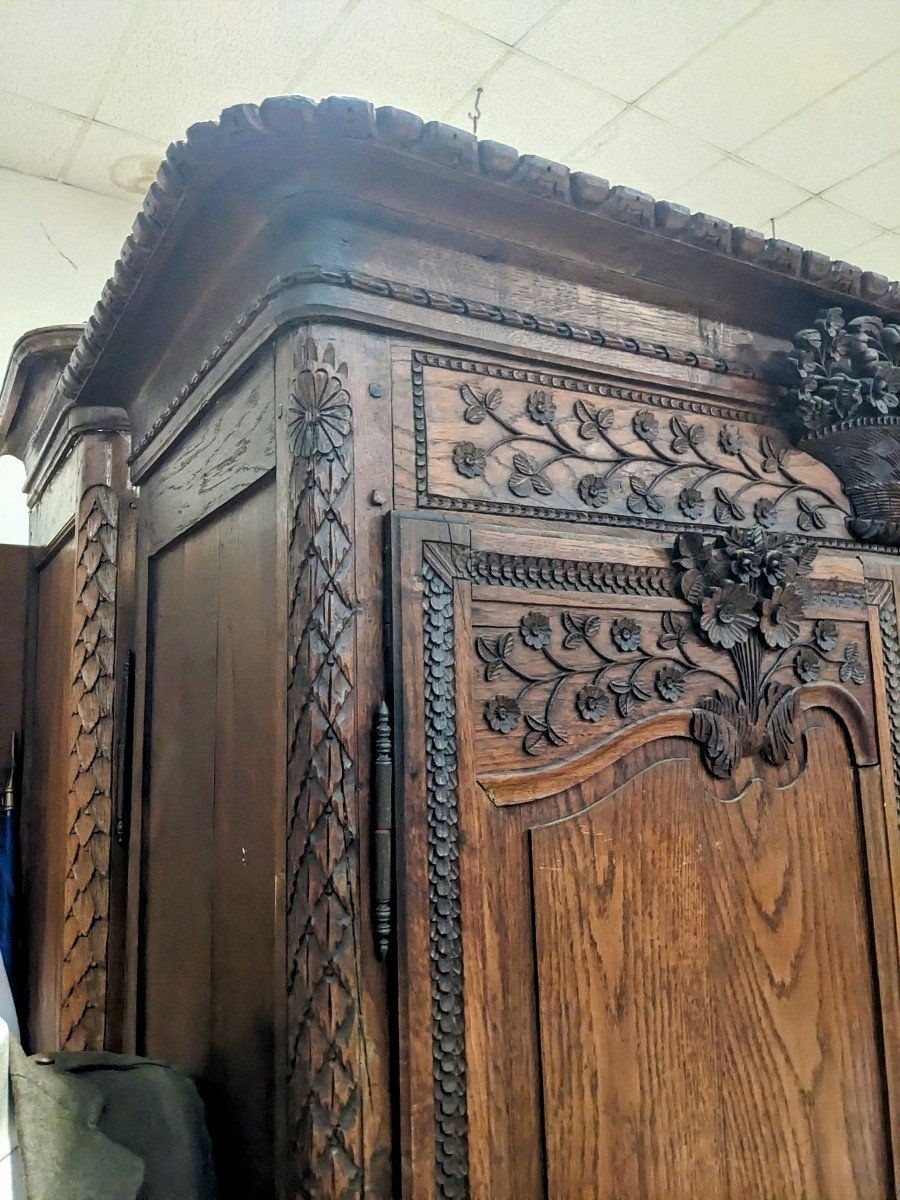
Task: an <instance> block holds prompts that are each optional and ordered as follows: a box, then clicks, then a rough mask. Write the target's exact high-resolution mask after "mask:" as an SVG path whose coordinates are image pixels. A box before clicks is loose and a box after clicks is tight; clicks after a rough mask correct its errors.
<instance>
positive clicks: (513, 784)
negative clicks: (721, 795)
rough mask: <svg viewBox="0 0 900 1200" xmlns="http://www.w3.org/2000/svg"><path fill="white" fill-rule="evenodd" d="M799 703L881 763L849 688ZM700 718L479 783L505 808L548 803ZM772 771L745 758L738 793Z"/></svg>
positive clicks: (669, 716) (682, 732)
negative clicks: (823, 714)
mask: <svg viewBox="0 0 900 1200" xmlns="http://www.w3.org/2000/svg"><path fill="white" fill-rule="evenodd" d="M798 702H799V704H800V708H801V710H802V711H803V712H804V713H809V712H812V711H814V710H817V709H826V710H827V711H829V712H830V713H832V714H833V715H834V716H835V717H836V718H837V720H838V722H839V723H840V725H841V727H842V729H843V730H844V731H845V733H846V734H847V738H848V741H849V744H850V747H851V755H852V759H853V762H854V764H855V765H856V766H871V765H872V764H873V763H875V762H877V759H878V754H877V746H876V743H875V734H874V730H873V728H872V726H871V724H870V723H869V721H868V720H867V718H866V714H865V711H864V710H863V708H862V705H860V704H859V702H858V701H856V700H855V699H854V698H853V697H852V696H851V695H850V694H849V693H848V692H847V691H845V689H843V688H841V687H838V686H836V685H834V684H828V683H823V684H818V685H812V686H810V687H808V688H805V689H798ZM695 717H696V714H695V712H693V711H690V710H687V709H680V710H677V711H674V712H663V713H656V714H654V715H653V716H651V717H647V718H645V719H644V720H642V721H637V722H635V724H633V725H629V726H628V727H627V728H625V729H622V730H620V731H619V732H618V733H614V734H613V735H612V736H611V737H609V738H607V739H606V740H604V741H602V742H600V743H598V744H596V745H594V746H591V747H589V748H588V749H586V750H582V751H580V752H578V753H577V754H574V755H571V756H570V757H568V758H564V759H561V760H559V761H557V762H554V763H548V764H547V765H546V766H543V767H537V768H535V767H533V766H528V767H525V768H523V769H522V770H519V771H507V772H502V773H501V772H496V773H486V774H479V775H478V783H479V784H480V786H481V787H482V788H483V789H484V791H485V794H486V795H487V796H488V797H489V798H490V800H491V801H492V802H493V803H494V804H496V805H498V806H499V807H504V806H506V805H513V804H527V803H531V802H533V801H537V800H546V799H547V798H548V797H550V796H555V795H557V794H558V793H560V792H563V791H566V790H567V789H569V788H571V787H578V786H580V785H582V784H584V783H586V782H587V781H588V780H589V779H591V778H593V777H594V776H595V775H598V774H600V773H601V772H602V771H605V770H607V769H608V768H609V767H611V766H614V765H615V764H616V763H617V762H620V761H621V760H622V759H625V758H627V757H628V756H629V755H631V754H633V753H634V752H635V751H636V750H638V749H640V748H641V747H643V746H646V745H648V744H650V743H651V742H657V741H660V740H661V739H663V738H683V739H687V740H695V730H694V722H695ZM806 728H807V722H804V723H803V725H802V726H801V730H800V732H801V734H804V735H805V733H806ZM770 770H772V768H771V766H770V765H769V764H766V763H764V762H760V761H758V760H754V759H747V760H744V762H742V763H741V764H739V767H738V769H736V771H735V773H734V777H733V779H734V791H735V795H737V794H739V793H740V792H741V791H743V790H744V788H746V786H747V784H748V783H749V782H750V780H751V779H753V778H755V777H758V776H759V774H760V773H761V772H766V771H770Z"/></svg>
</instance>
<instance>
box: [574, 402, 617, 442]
mask: <svg viewBox="0 0 900 1200" xmlns="http://www.w3.org/2000/svg"><path fill="white" fill-rule="evenodd" d="M572 411H573V412H574V413H575V416H576V417H577V418H578V420H579V421H580V422H581V424H580V425H579V426H578V436H579V437H580V438H582V439H583V440H584V441H586V442H592V441H594V439H595V438H598V437H599V436H600V434H601V432H604V431H605V430H607V429H609V428H610V427H611V425H612V423H613V410H612V409H611V408H601V409H600V411H599V412H598V411H597V410H596V409H595V408H593V406H592V405H590V404H588V403H587V401H586V400H576V401H575V403H574V404H573V405H572Z"/></svg>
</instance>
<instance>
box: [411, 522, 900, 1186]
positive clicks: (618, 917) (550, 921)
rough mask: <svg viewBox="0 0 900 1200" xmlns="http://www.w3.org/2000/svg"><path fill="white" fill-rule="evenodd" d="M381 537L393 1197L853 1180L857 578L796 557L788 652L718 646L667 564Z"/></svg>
mask: <svg viewBox="0 0 900 1200" xmlns="http://www.w3.org/2000/svg"><path fill="white" fill-rule="evenodd" d="M393 544H394V563H393V573H394V579H395V589H396V591H395V606H396V612H395V643H396V649H395V680H396V681H397V685H398V687H397V696H396V700H395V702H396V704H397V707H398V716H399V727H400V728H401V730H402V733H403V748H402V753H403V770H402V772H401V773H400V774H401V776H402V779H403V786H402V790H401V795H400V796H399V797H398V802H399V807H400V814H399V821H398V828H400V829H401V830H402V831H403V833H402V838H401V841H400V843H399V845H398V857H397V871H398V907H399V921H400V926H399V945H400V947H401V954H400V962H399V964H398V965H399V978H400V987H399V1000H400V1014H399V1024H400V1048H401V1066H402V1068H403V1071H402V1076H403V1077H402V1080H401V1086H402V1092H401V1097H402V1107H403V1113H402V1121H401V1133H402V1136H403V1138H404V1146H403V1160H404V1186H405V1189H406V1192H405V1194H407V1195H409V1196H414V1197H415V1198H416V1200H420V1198H421V1197H436V1198H443V1197H463V1196H471V1197H473V1198H477V1200H530V1198H532V1197H535V1198H536V1197H552V1200H584V1197H587V1196H590V1197H591V1198H592V1200H594V1198H595V1197H596V1198H598V1200H602V1198H603V1197H610V1198H611V1197H615V1198H616V1200H630V1198H632V1197H633V1198H634V1200H654V1198H656V1197H660V1198H662V1197H666V1198H667V1200H668V1198H673V1200H677V1198H680V1197H685V1200H686V1198H687V1197H694V1196H697V1195H702V1196H704V1197H711V1198H712V1197H722V1198H732V1197H733V1198H735V1200H738V1198H742V1200H743V1198H745V1197H747V1196H749V1195H753V1196H759V1197H771V1198H772V1200H775V1198H776V1197H777V1198H778V1200H783V1198H787V1197H798V1198H799V1197H822V1198H825V1197H829V1198H830V1197H836V1196H841V1197H859V1198H862V1197H866V1198H873V1200H874V1198H875V1197H879V1198H885V1200H886V1198H887V1197H889V1196H890V1195H892V1194H893V1180H894V1174H893V1166H892V1158H891V1155H892V1150H891V1146H892V1136H893V1137H894V1138H895V1137H896V1113H895V1112H894V1113H893V1114H892V1112H891V1097H890V1095H889V1093H890V1090H891V1087H892V1086H893V1080H895V1079H896V1075H897V1072H896V1061H897V1060H896V1055H897V1016H898V1007H897V956H896V937H895V934H894V932H893V929H894V925H893V893H892V885H891V882H890V880H889V879H887V878H886V876H885V872H884V870H883V869H882V864H883V863H884V862H885V854H886V853H887V843H888V839H887V836H886V832H885V826H884V810H885V796H884V793H883V791H882V788H883V778H884V777H883V775H882V772H881V769H880V766H879V763H878V747H877V746H876V745H875V741H874V737H873V733H872V728H873V720H872V713H873V712H874V710H875V708H876V706H877V704H878V703H879V701H878V698H877V697H876V695H875V693H874V692H873V688H872V683H871V678H872V672H871V667H872V664H873V662H874V661H876V659H877V658H878V656H880V654H881V648H880V645H877V644H875V643H874V642H873V641H872V639H873V638H875V639H877V637H878V631H877V625H876V623H875V622H874V621H871V620H870V615H871V614H870V611H869V606H868V602H867V598H866V592H865V586H864V580H863V579H862V575H861V572H857V574H856V576H854V575H853V571H852V570H851V571H848V570H847V569H846V568H845V564H837V563H831V564H829V563H828V561H827V560H823V561H821V562H819V563H817V564H816V566H815V569H814V571H813V572H812V575H811V578H810V580H809V589H810V594H809V596H808V597H806V598H805V599H804V603H803V606H802V612H800V613H799V615H798V614H795V615H796V616H797V622H796V624H797V629H796V634H795V637H794V638H793V640H791V642H790V644H789V645H787V646H785V645H783V644H780V643H781V642H783V641H784V640H785V639H784V638H783V637H782V635H781V633H778V634H777V635H775V634H773V635H772V640H773V641H776V639H780V641H776V644H775V645H774V646H770V644H769V642H768V641H766V640H765V638H764V636H763V633H762V630H761V629H760V630H759V631H758V632H759V642H758V646H757V648H756V649H754V650H753V651H752V656H748V654H746V653H744V652H743V651H739V652H738V653H737V654H736V655H727V654H723V653H722V651H721V647H717V646H715V645H711V644H710V643H709V641H704V640H703V638H702V636H700V633H699V632H698V628H699V626H698V625H695V624H693V623H692V613H691V609H690V605H689V604H687V603H686V602H685V601H684V600H683V599H682V598H681V595H680V592H679V575H678V573H677V572H673V570H672V567H671V558H670V555H669V554H667V553H663V552H660V551H655V550H652V549H649V548H648V549H646V550H642V549H640V548H636V547H633V546H631V547H625V546H623V545H622V544H621V543H619V544H617V545H607V546H602V545H598V542H597V540H596V539H593V538H591V539H587V538H573V537H568V538H567V537H557V538H554V537H552V536H550V535H543V534H537V535H536V534H529V535H528V536H525V535H522V534H518V533H514V532H511V531H509V530H504V531H499V530H491V529H489V528H486V527H480V526H475V525H469V524H467V523H464V522H449V523H447V522H444V523H440V524H439V523H432V522H430V521H423V520H419V519H414V518H405V519H404V518H399V519H397V520H396V522H395V528H394V543H393ZM798 553H799V551H798ZM616 555H621V556H623V557H625V558H626V559H627V561H626V562H625V563H621V562H619V561H618V560H617V558H616V557H615V556H616ZM806 566H807V567H808V564H806ZM804 570H806V567H804ZM832 570H834V572H835V575H834V576H832V575H831V574H830V573H829V572H831V571H832ZM776 601H777V597H776ZM772 609H773V605H772V604H770V605H769V606H768V608H766V609H765V610H764V611H763V608H762V602H760V616H759V620H760V622H763V621H765V620H768V619H769V616H770V615H771V613H772ZM784 619H785V617H784V614H779V620H782V621H783V620H784ZM623 621H624V622H625V624H622V622H623ZM682 622H684V624H683V626H682ZM767 628H768V627H767ZM679 630H680V631H681V632H680V633H679V637H678V638H676V640H675V641H672V640H671V639H672V637H674V633H673V631H674V632H678V631H679ZM679 639H680V640H679ZM817 639H818V641H817ZM747 640H748V642H749V639H747ZM819 642H821V643H822V645H823V646H826V647H827V649H825V650H822V649H821V647H820V646H819ZM742 644H743V643H742ZM749 644H750V645H751V646H752V645H753V643H752V642H749ZM817 647H818V649H817ZM848 647H849V649H848ZM682 650H683V651H684V652H685V654H686V655H687V658H686V659H683V660H681V661H682V666H681V667H680V669H679V672H678V673H673V670H672V667H673V663H674V661H675V659H674V658H673V654H674V655H676V656H677V655H679V654H680V653H681V651H682ZM819 650H821V653H819ZM814 652H815V653H814ZM798 655H799V658H798ZM814 657H815V664H813V658H814ZM690 663H693V664H694V665H693V666H692V667H690V666H689V664H690ZM748 680H749V681H750V682H748ZM754 680H755V681H756V683H753V681H754ZM757 683H758V684H759V686H758V687H757V686H756V684H757ZM614 684H618V685H619V686H613V685H614ZM751 684H752V685H753V686H751ZM754 687H756V690H755V691H754V690H753V688H754ZM729 689H730V690H729ZM601 693H602V695H601ZM751 693H752V696H753V699H752V703H751V704H749V707H748V706H747V705H746V704H745V699H746V697H748V696H750V695H751ZM725 695H728V696H733V697H735V699H734V702H733V703H731V702H730V701H725V700H722V699H721V697H722V696H725ZM716 696H718V697H719V699H718V700H716V699H715V697H716ZM729 704H730V705H731V706H730V707H729ZM742 705H743V706H744V707H741V706H742ZM729 722H733V726H732V727H730V726H729ZM711 727H712V732H710V729H711ZM729 739H730V740H729ZM722 743H724V744H725V747H726V750H727V751H728V754H726V755H725V756H724V757H723V751H722ZM732 743H734V744H733V745H732ZM735 746H736V747H737V749H735ZM888 752H889V750H888ZM729 755H730V757H729ZM891 803H892V798H891ZM870 864H875V866H874V867H872V866H870ZM876 946H877V947H878V950H877V952H876V949H875V947H876Z"/></svg>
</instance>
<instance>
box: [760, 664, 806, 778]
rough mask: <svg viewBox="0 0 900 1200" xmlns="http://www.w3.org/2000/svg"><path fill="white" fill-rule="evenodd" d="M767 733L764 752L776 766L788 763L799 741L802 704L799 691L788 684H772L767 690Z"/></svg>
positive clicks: (764, 740)
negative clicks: (798, 728) (798, 727)
mask: <svg viewBox="0 0 900 1200" xmlns="http://www.w3.org/2000/svg"><path fill="white" fill-rule="evenodd" d="M765 705H766V709H767V711H768V717H767V719H766V731H765V737H764V739H763V747H762V752H763V755H764V756H765V758H767V759H768V761H769V762H770V763H772V764H773V765H774V766H776V767H777V766H780V765H781V764H782V763H786V762H787V761H788V759H789V758H790V757H791V755H792V754H793V752H794V744H795V742H796V741H797V722H798V720H799V717H800V703H799V698H798V694H797V689H796V688H793V687H791V686H790V685H789V684H786V683H771V684H769V687H768V688H767V689H766V700H765Z"/></svg>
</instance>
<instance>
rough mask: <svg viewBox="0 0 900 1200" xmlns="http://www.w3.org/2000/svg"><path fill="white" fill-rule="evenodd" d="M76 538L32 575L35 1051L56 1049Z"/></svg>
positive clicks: (28, 850) (27, 839)
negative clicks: (34, 617) (34, 615)
mask: <svg viewBox="0 0 900 1200" xmlns="http://www.w3.org/2000/svg"><path fill="white" fill-rule="evenodd" d="M74 602H75V539H74V537H70V538H67V539H66V540H65V541H64V542H63V543H62V544H61V545H60V546H59V548H58V549H57V550H56V551H55V552H54V553H53V555H52V557H51V558H49V559H48V560H47V562H45V563H44V564H42V566H41V568H40V570H39V571H38V573H37V630H36V637H35V648H34V656H35V657H34V704H33V709H32V724H31V739H32V744H31V747H30V750H29V759H28V760H29V763H30V765H31V779H30V782H29V788H28V796H27V803H26V805H25V807H24V809H23V812H22V861H23V864H24V880H23V882H24V897H23V899H24V904H23V910H24V914H25V922H26V937H27V946H26V952H27V958H28V970H27V1019H26V1025H27V1030H26V1033H25V1037H26V1039H27V1041H26V1044H27V1046H28V1048H29V1049H30V1050H32V1051H38V1050H56V1049H58V1047H59V1044H60V1025H59V1011H60V1003H61V977H60V972H61V964H62V956H61V949H62V945H63V923H64V916H65V911H64V895H63V892H64V880H65V858H64V853H65V850H64V848H65V844H66V806H67V803H68V794H69V778H68V767H69V747H68V745H67V744H66V739H67V737H68V733H69V723H70V720H71V715H72V714H71V704H72V682H71V671H72V646H73V637H74V630H73V616H72V613H73V606H74Z"/></svg>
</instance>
